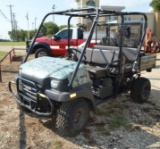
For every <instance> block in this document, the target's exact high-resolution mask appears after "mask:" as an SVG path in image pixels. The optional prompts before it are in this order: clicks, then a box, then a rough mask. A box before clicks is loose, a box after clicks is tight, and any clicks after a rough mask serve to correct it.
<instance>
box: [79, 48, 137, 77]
mask: <svg viewBox="0 0 160 149" xmlns="http://www.w3.org/2000/svg"><path fill="white" fill-rule="evenodd" d="M78 50H80V51H82V50H83V49H82V48H81V49H80V48H79V49H78ZM137 52H138V50H137V49H136V48H128V47H124V48H123V54H124V57H125V59H126V60H127V61H129V62H131V63H132V62H134V60H135V59H136V55H137ZM118 54H119V47H115V46H100V45H96V46H94V48H93V49H91V48H87V49H86V53H85V58H84V57H83V60H84V61H85V62H86V63H88V64H92V65H95V66H99V67H95V66H94V67H93V66H89V67H87V69H88V71H89V73H90V74H92V75H93V76H94V77H96V78H97V77H98V78H100V77H105V76H106V75H107V74H108V73H109V72H108V69H107V68H106V67H107V65H109V64H110V63H111V62H112V58H113V61H117V60H118ZM77 57H78V58H80V53H77ZM114 64H115V65H116V64H117V63H114ZM131 68H132V67H130V68H129V70H130V69H131ZM114 73H117V72H114Z"/></svg>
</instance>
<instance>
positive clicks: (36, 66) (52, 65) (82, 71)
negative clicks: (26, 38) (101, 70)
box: [19, 57, 90, 87]
mask: <svg viewBox="0 0 160 149" xmlns="http://www.w3.org/2000/svg"><path fill="white" fill-rule="evenodd" d="M76 66H77V62H74V61H69V60H65V59H62V58H53V57H40V58H36V59H33V60H31V61H29V62H26V63H24V64H22V65H21V66H20V72H19V73H20V74H21V73H23V74H26V75H28V76H31V77H33V78H38V79H45V78H55V79H59V80H63V79H66V78H68V80H69V81H70V79H71V74H72V73H73V72H74V71H75V68H76ZM88 82H90V78H89V75H88V72H87V70H86V67H85V66H84V65H83V64H81V65H80V67H79V70H78V72H77V75H76V77H75V79H74V82H73V87H74V86H78V85H81V84H84V83H88Z"/></svg>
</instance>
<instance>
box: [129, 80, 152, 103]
mask: <svg viewBox="0 0 160 149" xmlns="http://www.w3.org/2000/svg"><path fill="white" fill-rule="evenodd" d="M150 92H151V83H150V81H149V80H148V79H146V78H138V79H136V80H135V81H134V82H133V85H132V88H131V98H132V99H133V101H135V102H137V103H144V102H146V101H147V100H148V98H149V95H150Z"/></svg>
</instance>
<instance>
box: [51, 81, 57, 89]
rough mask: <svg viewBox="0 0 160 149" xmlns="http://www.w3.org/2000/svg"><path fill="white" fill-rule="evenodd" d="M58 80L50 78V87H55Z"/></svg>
mask: <svg viewBox="0 0 160 149" xmlns="http://www.w3.org/2000/svg"><path fill="white" fill-rule="evenodd" d="M58 83H59V81H57V80H51V88H57V87H58Z"/></svg>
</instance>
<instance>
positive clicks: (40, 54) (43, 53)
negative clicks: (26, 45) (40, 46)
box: [38, 52, 47, 57]
mask: <svg viewBox="0 0 160 149" xmlns="http://www.w3.org/2000/svg"><path fill="white" fill-rule="evenodd" d="M42 56H47V53H46V52H39V53H38V57H42Z"/></svg>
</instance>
